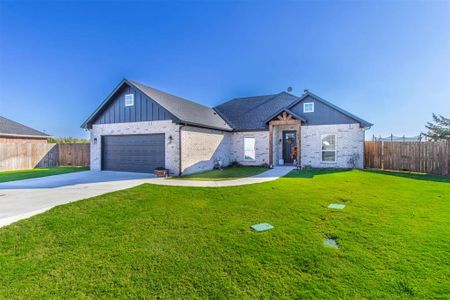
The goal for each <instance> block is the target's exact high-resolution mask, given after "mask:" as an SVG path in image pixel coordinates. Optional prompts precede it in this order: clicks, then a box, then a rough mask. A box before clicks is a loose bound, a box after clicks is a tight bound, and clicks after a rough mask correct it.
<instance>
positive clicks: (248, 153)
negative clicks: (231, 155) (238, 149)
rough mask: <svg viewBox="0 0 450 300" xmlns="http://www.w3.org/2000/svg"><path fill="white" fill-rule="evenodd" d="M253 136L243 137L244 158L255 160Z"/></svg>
mask: <svg viewBox="0 0 450 300" xmlns="http://www.w3.org/2000/svg"><path fill="white" fill-rule="evenodd" d="M255 145H256V142H255V138H254V137H245V138H244V160H255V159H256V150H255Z"/></svg>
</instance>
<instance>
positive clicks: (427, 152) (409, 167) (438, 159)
mask: <svg viewBox="0 0 450 300" xmlns="http://www.w3.org/2000/svg"><path fill="white" fill-rule="evenodd" d="M449 147H450V142H448V141H447V142H425V143H423V142H384V141H376V142H373V141H371V142H369V141H367V142H365V143H364V165H365V167H366V168H373V169H382V170H403V171H412V172H422V173H430V174H439V175H448V174H449V168H450V162H449V159H450V158H449V155H450V153H449V152H450V149H449Z"/></svg>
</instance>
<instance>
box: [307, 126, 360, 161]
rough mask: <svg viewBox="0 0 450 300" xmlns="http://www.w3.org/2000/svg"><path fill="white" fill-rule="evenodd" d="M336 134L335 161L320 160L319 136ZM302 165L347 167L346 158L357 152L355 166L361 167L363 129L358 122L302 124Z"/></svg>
mask: <svg viewBox="0 0 450 300" xmlns="http://www.w3.org/2000/svg"><path fill="white" fill-rule="evenodd" d="M324 134H335V135H336V162H322V152H321V151H322V146H321V136H322V135H324ZM301 147H302V149H301V150H302V152H301V156H302V158H301V162H302V166H305V165H309V166H311V167H313V168H336V167H337V168H348V167H351V166H350V165H349V164H348V160H349V159H350V158H351V156H352V155H353V154H354V153H357V154H359V160H358V162H357V164H356V167H357V168H363V160H364V129H363V128H360V127H359V124H341V125H318V126H302V139H301Z"/></svg>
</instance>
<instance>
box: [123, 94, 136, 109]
mask: <svg viewBox="0 0 450 300" xmlns="http://www.w3.org/2000/svg"><path fill="white" fill-rule="evenodd" d="M133 105H134V94H127V95H125V106H133Z"/></svg>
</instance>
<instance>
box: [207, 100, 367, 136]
mask: <svg viewBox="0 0 450 300" xmlns="http://www.w3.org/2000/svg"><path fill="white" fill-rule="evenodd" d="M307 96H311V97H312V98H314V99H315V100H317V101H321V102H322V103H324V104H326V105H328V106H330V107H332V108H334V109H336V110H337V111H339V112H341V113H343V114H345V115H347V116H348V117H350V118H352V119H354V120H355V121H357V122H359V123H360V124H361V126H363V127H370V126H372V125H373V124H371V123H369V122H367V121H365V120H363V119H361V118H358V117H357V116H355V115H353V114H351V113H349V112H348V111H346V110H343V109H342V108H340V107H338V106H336V105H334V104H332V103H330V102H329V101H327V100H325V99H323V98H321V97H319V96H317V95H315V94H313V93H311V92H309V91H306V92H305V93H304V94H303V95H302V96H300V97H297V96H295V95H292V94H289V93H287V92H281V93H279V94H274V95H265V96H256V97H245V98H236V99H232V100H230V101H228V102H225V103H223V104H221V105H219V106H216V107H215V108H214V109H215V110H216V111H217V112H218V113H219V114H220V115H221V116H222V118H224V119H225V120H226V121H227V122H228V123H229V124H230V125H231V126H232V127H233V129H234V130H237V131H246V130H265V129H267V122H268V119H269V118H271V117H273V116H274V114H275V113H276V112H281V111H283V110H285V111H288V110H289V109H290V108H291V107H293V106H294V105H296V104H297V103H298V102H300V101H302V100H303V99H305V98H306V97H307ZM291 114H293V113H292V112H291ZM296 117H297V118H299V119H301V117H299V116H296ZM302 120H303V121H305V120H304V119H302Z"/></svg>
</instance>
